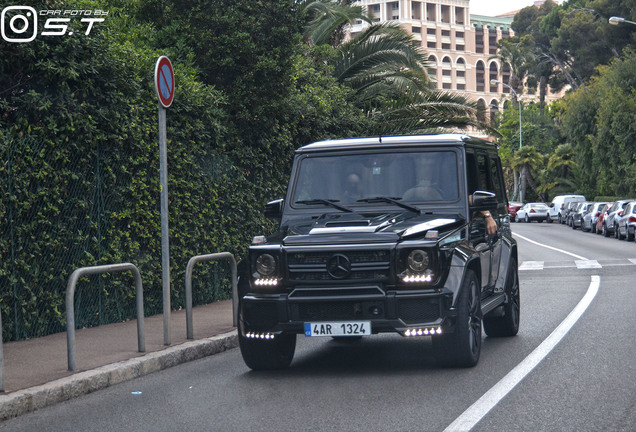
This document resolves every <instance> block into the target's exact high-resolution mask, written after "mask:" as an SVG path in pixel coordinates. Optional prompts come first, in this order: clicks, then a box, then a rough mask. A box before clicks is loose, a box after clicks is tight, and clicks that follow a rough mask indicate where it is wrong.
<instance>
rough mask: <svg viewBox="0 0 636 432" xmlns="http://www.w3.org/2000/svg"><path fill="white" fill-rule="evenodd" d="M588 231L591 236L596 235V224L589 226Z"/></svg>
mask: <svg viewBox="0 0 636 432" xmlns="http://www.w3.org/2000/svg"><path fill="white" fill-rule="evenodd" d="M590 231H591V232H592V234H596V224H591V225H590Z"/></svg>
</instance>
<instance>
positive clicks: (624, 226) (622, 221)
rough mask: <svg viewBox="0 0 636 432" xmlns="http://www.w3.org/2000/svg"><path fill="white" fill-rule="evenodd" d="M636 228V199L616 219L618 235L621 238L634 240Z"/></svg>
mask: <svg viewBox="0 0 636 432" xmlns="http://www.w3.org/2000/svg"><path fill="white" fill-rule="evenodd" d="M635 230H636V201H632V202H630V203H629V204H627V205H626V206H625V209H624V210H623V213H622V214H621V215H620V216H619V217H618V219H617V220H616V236H617V237H618V239H619V240H623V239H625V238H626V239H627V240H629V241H632V240H634V231H635Z"/></svg>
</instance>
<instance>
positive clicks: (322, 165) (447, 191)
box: [237, 134, 520, 369]
mask: <svg viewBox="0 0 636 432" xmlns="http://www.w3.org/2000/svg"><path fill="white" fill-rule="evenodd" d="M265 214H266V215H267V216H270V217H275V218H279V219H280V227H279V229H278V231H277V232H275V233H274V234H273V235H271V236H269V237H264V236H257V237H255V238H254V241H253V243H252V245H251V246H250V250H249V260H248V262H247V263H246V264H245V266H244V267H249V269H244V270H243V271H242V274H241V276H240V278H239V284H238V295H237V298H238V300H239V304H238V314H239V315H238V318H239V319H238V321H239V332H238V334H239V344H240V348H241V353H242V355H243V359H244V361H245V363H246V364H247V365H248V366H249V367H250V368H252V369H277V368H284V367H287V366H289V364H290V363H291V361H292V358H293V356H294V351H295V348H296V336H297V335H298V334H302V335H305V336H307V337H317V336H318V337H319V336H328V337H333V338H342V339H344V340H347V339H346V338H354V339H355V338H360V337H366V336H369V335H372V334H377V333H384V332H393V333H398V334H400V335H402V336H405V337H432V342H433V347H434V349H435V356H436V358H438V360H440V361H441V362H443V363H444V364H447V365H452V366H457V367H470V366H474V365H475V364H477V362H478V361H479V355H480V351H481V339H482V321H483V327H484V330H485V332H486V334H487V335H488V336H514V335H516V334H517V331H518V329H519V313H520V301H519V280H518V275H517V244H516V242H515V240H514V239H513V238H512V235H511V232H510V219H509V215H508V202H507V198H506V194H505V188H504V182H503V175H502V169H501V162H500V159H499V157H498V155H497V147H496V146H494V145H493V144H491V143H489V142H487V141H483V140H480V139H476V138H471V137H468V136H465V135H458V134H444V135H426V136H402V137H378V138H360V139H346V140H333V141H323V142H317V143H314V144H310V145H307V146H305V147H302V148H300V149H298V150H297V151H296V154H295V158H294V164H293V168H292V172H291V179H290V182H289V187H288V190H287V196H286V198H285V199H279V200H276V201H272V202H270V203H268V204H267V206H266V208H265ZM490 217H492V218H494V220H495V221H496V223H497V227H498V228H497V232H496V233H495V234H494V235H489V234H488V232H487V218H490ZM348 340H350V339H348Z"/></svg>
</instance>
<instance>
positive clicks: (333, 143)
mask: <svg viewBox="0 0 636 432" xmlns="http://www.w3.org/2000/svg"><path fill="white" fill-rule="evenodd" d="M466 144H469V145H470V144H472V145H474V146H479V147H484V148H486V149H491V150H494V151H496V150H497V149H498V147H497V146H496V145H495V144H493V143H491V142H489V141H486V140H483V139H481V138H475V137H471V136H469V135H464V134H451V133H447V134H437V135H403V136H387V137H384V136H380V137H367V138H347V139H334V140H326V141H318V142H315V143H312V144H308V145H306V146H303V147H300V148H299V149H297V150H296V153H310V152H317V151H330V150H362V149H377V148H383V147H387V146H394V147H421V146H422V145H425V146H439V145H442V146H444V145H461V146H465V145H466Z"/></svg>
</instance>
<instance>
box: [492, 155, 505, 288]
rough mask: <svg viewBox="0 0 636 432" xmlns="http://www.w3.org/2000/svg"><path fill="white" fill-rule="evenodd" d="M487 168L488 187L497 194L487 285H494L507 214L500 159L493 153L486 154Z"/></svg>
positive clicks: (499, 263)
mask: <svg viewBox="0 0 636 432" xmlns="http://www.w3.org/2000/svg"><path fill="white" fill-rule="evenodd" d="M488 170H489V174H490V175H489V183H490V184H489V187H490V188H491V189H489V190H490V191H492V192H494V193H495V195H496V196H497V210H496V211H495V212H491V213H494V214H493V218H495V221H496V222H497V234H495V235H494V236H492V238H491V243H492V246H491V257H490V280H489V285H490V286H491V287H494V286H495V282H496V281H497V278H498V276H499V268H500V267H501V250H502V242H503V239H502V234H503V227H504V226H505V223H506V215H507V211H506V208H507V199H506V192H505V188H504V181H503V171H502V169H501V161H500V159H499V158H498V157H497V156H495V155H489V156H488Z"/></svg>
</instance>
